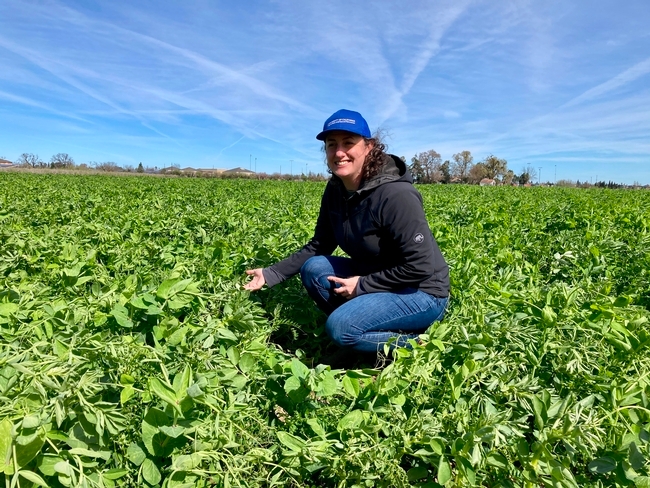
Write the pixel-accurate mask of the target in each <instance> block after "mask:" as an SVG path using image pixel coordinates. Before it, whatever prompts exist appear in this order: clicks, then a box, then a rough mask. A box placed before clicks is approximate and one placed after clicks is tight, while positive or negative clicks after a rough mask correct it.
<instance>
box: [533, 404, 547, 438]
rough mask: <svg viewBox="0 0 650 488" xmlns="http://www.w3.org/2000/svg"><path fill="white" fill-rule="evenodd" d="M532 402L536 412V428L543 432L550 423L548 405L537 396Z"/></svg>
mask: <svg viewBox="0 0 650 488" xmlns="http://www.w3.org/2000/svg"><path fill="white" fill-rule="evenodd" d="M532 401H533V411H534V412H535V427H537V429H538V430H542V429H543V428H544V425H546V422H547V421H548V414H547V411H546V405H545V404H544V402H543V401H542V400H540V399H539V398H537V396H533V398H532Z"/></svg>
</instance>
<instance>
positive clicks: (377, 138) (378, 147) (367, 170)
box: [362, 132, 386, 181]
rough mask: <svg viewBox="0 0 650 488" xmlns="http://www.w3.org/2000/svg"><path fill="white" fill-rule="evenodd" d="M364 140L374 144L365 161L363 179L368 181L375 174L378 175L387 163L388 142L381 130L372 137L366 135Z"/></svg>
mask: <svg viewBox="0 0 650 488" xmlns="http://www.w3.org/2000/svg"><path fill="white" fill-rule="evenodd" d="M363 140H364V141H365V143H366V145H368V144H372V149H371V150H370V152H369V153H368V155H367V156H366V160H365V161H364V162H363V176H362V180H364V181H368V180H369V179H370V178H372V177H373V176H376V175H377V174H378V173H379V172H380V171H381V168H382V167H383V166H384V164H386V144H385V143H384V142H383V141H382V136H381V134H380V133H379V132H376V133H375V134H373V136H372V137H370V138H367V137H364V138H363Z"/></svg>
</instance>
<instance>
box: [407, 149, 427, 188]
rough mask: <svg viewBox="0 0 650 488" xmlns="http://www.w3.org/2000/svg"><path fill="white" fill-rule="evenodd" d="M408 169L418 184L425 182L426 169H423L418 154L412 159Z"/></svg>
mask: <svg viewBox="0 0 650 488" xmlns="http://www.w3.org/2000/svg"><path fill="white" fill-rule="evenodd" d="M408 168H409V171H410V172H411V175H413V179H414V180H415V181H416V182H417V183H422V182H423V180H424V169H423V168H422V164H421V163H420V160H419V159H418V157H417V154H416V155H415V156H413V157H412V158H411V164H409V167H408Z"/></svg>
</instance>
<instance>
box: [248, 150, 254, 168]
mask: <svg viewBox="0 0 650 488" xmlns="http://www.w3.org/2000/svg"><path fill="white" fill-rule="evenodd" d="M252 157H253V155H252V154H249V155H248V169H249V170H251V169H253V165H252V164H251V158H252Z"/></svg>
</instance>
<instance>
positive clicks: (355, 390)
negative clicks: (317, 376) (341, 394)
mask: <svg viewBox="0 0 650 488" xmlns="http://www.w3.org/2000/svg"><path fill="white" fill-rule="evenodd" d="M343 389H344V390H345V392H346V393H347V394H348V395H350V396H351V397H352V398H357V397H358V396H359V391H360V390H361V389H360V386H359V380H358V379H356V378H351V377H350V376H348V375H347V374H346V375H345V376H344V377H343Z"/></svg>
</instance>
